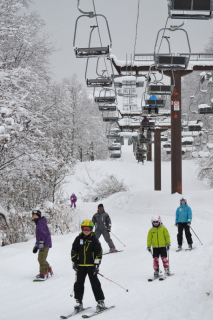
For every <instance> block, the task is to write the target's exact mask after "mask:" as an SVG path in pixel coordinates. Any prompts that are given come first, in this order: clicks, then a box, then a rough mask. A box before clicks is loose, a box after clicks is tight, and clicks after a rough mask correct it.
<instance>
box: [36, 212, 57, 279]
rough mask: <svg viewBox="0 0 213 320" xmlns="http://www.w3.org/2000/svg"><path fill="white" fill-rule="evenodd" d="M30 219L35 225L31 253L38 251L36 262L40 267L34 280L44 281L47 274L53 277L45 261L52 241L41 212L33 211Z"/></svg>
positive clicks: (50, 268)
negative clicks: (34, 240) (33, 244)
mask: <svg viewBox="0 0 213 320" xmlns="http://www.w3.org/2000/svg"><path fill="white" fill-rule="evenodd" d="M32 217H33V221H34V222H35V224H36V243H35V246H34V248H33V253H37V251H38V250H39V254H38V262H39V265H40V273H39V274H38V275H37V276H36V278H38V279H44V280H45V279H46V278H48V277H49V274H50V275H51V276H52V275H53V271H52V267H50V265H49V263H48V262H47V261H46V259H47V255H48V252H49V248H52V240H51V236H50V231H49V228H48V226H47V220H46V218H45V217H42V216H41V211H39V210H33V212H32Z"/></svg>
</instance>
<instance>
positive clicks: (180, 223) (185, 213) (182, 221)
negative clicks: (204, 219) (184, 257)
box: [175, 197, 193, 250]
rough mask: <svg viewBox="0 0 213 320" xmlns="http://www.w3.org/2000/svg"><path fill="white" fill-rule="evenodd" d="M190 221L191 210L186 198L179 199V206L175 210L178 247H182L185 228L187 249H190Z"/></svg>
mask: <svg viewBox="0 0 213 320" xmlns="http://www.w3.org/2000/svg"><path fill="white" fill-rule="evenodd" d="M191 222H192V210H191V208H190V207H189V206H188V204H187V200H186V198H183V197H182V198H181V199H180V206H179V207H178V208H177V210H176V220H175V225H176V227H178V234H177V241H178V249H179V250H181V249H182V241H183V229H185V235H186V240H187V243H188V246H189V249H192V243H193V242H192V235H191V232H190V229H189V228H190V226H191Z"/></svg>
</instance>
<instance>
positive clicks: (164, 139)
mask: <svg viewBox="0 0 213 320" xmlns="http://www.w3.org/2000/svg"><path fill="white" fill-rule="evenodd" d="M160 140H161V141H162V142H163V141H168V138H166V137H161V138H160Z"/></svg>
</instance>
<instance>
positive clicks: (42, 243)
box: [38, 240, 44, 251]
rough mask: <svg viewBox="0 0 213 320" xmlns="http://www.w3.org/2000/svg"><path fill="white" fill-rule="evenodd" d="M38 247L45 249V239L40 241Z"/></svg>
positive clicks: (41, 249)
mask: <svg viewBox="0 0 213 320" xmlns="http://www.w3.org/2000/svg"><path fill="white" fill-rule="evenodd" d="M38 248H39V250H40V251H43V250H44V241H42V240H40V241H39V247H38Z"/></svg>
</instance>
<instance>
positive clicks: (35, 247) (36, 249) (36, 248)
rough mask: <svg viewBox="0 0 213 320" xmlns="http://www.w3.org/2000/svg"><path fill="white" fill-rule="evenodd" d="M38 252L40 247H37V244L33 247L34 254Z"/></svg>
mask: <svg viewBox="0 0 213 320" xmlns="http://www.w3.org/2000/svg"><path fill="white" fill-rule="evenodd" d="M37 251H38V247H37V244H35V245H34V247H33V253H36V252H37Z"/></svg>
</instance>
